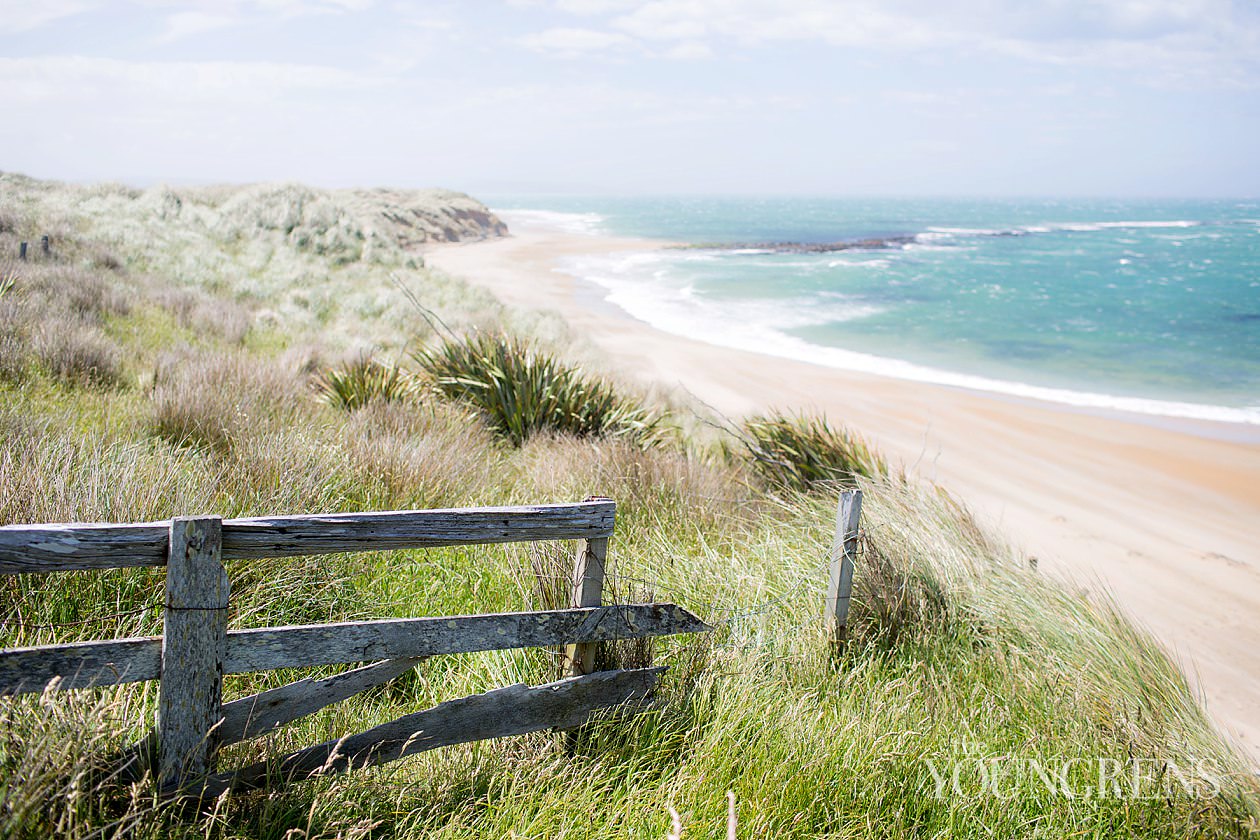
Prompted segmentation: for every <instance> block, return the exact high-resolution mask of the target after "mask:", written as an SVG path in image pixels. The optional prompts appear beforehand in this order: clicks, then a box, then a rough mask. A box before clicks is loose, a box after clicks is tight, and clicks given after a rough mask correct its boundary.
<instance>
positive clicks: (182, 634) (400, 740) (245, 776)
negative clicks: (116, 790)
mask: <svg viewBox="0 0 1260 840" xmlns="http://www.w3.org/2000/svg"><path fill="white" fill-rule="evenodd" d="M615 511H616V505H615V503H614V502H613V501H611V500H609V499H588V500H587V501H585V502H582V503H579V504H561V505H539V506H529V507H501V508H475V509H458V510H422V511H392V512H386V513H348V514H322V515H310V516H280V517H265V518H252V519H229V520H222V519H220V518H218V517H213V516H203V517H180V518H176V519H172V520H170V521H169V522H150V523H141V524H108V525H95V524H92V525H88V524H72V525H10V526H5V527H0V574H17V573H24V572H53V571H68V570H87V569H109V568H119V567H126V566H166V601H165V611H164V615H163V632H162V636H160V637H152V638H132V639H110V640H104V641H91V642H78V643H74V644H61V645H44V646H40V647H32V648H11V649H6V650H0V696H3V695H13V694H22V693H29V692H41V691H45V690H53V689H74V688H89V687H95V686H106V685H118V684H121V683H129V682H138V681H142V680H155V679H156V680H160V687H159V695H158V696H159V699H158V720H157V726H156V728H155V730H154V733H153V736H152V737H151V739H150V741H149V742H148V743H149V744H151V746H152V747H154V748H156V756H157V767H156V776H157V780H158V783H159V785H160V786H161V789H162V790H163V791H164V792H166V793H173V792H179V791H184V792H187V791H190V790H191V791H194V792H196V793H198V794H199V795H202V796H207V795H208V796H214V795H218V794H219V793H222V792H223V791H225V790H229V789H230V790H243V789H250V788H256V787H260V786H264V785H266V784H269V783H273V782H284V781H289V780H296V779H301V778H306V777H309V776H312V775H317V774H322V773H329V772H339V771H343V770H347V769H351V768H355V767H364V766H368V765H372V764H379V763H382V762H386V761H392V760H395V759H398V758H402V757H404V756H407V755H412V754H415V753H418V752H422V751H425V750H430V749H434V748H436V747H441V746H447V745H450V744H458V743H466V742H468V741H475V740H483V739H487V738H497V737H503V736H508V735H521V734H525V733H527V732H534V731H538V730H542V729H552V728H572V727H576V726H579V725H581V724H582V723H583V722H585V721H586V720H587V719H588V718H589V716H590V715H591V713H592V712H594V711H595V710H598V709H603V708H609V707H612V706H617V705H620V704H623V703H628V702H634V701H639V700H642V699H644V698H645V697H646V696H647V695H648V694H649V692H650V691H651V690H652V688H653V687H654V686H655V685H656V682H657V680H658V678H659V676H660V674H661V673H662V672H663V671H664V669H663V668H642V669H635V670H622V671H604V672H598V673H597V672H595V671H594V663H595V649H596V646H597V645H598V643H600V642H606V641H611V640H614V639H633V638H645V637H650V636H662V635H671V634H677V633H696V632H703V631H706V630H708V629H710V628H709V627H707V626H706V625H705V624H704V622H702V621H701V620H700V619H698V618H697V617H696V616H694V615H692V614H691V613H689V612H687V611H686V610H684V609H682V608H681V607H678V606H675V605H673V604H634V605H628V604H623V605H604V604H603V589H604V579H605V563H606V555H607V549H608V538H609V537H610V536H611V535H612V532H613V523H614V518H615ZM539 540H579V541H580V542H579V543H578V549H577V555H576V559H575V563H574V573H573V601H572V604H573V606H572V608H570V609H562V610H546V611H534V612H520V613H503V614H493V615H469V616H440V617H426V618H403V619H388V620H379V621H352V622H344V623H339V624H317V625H305V626H289V627H267V628H262V629H255V630H228V629H227V619H228V606H229V596H230V584H229V581H228V575H227V571H226V569H225V567H224V561H225V560H251V559H256V558H264V557H296V556H307V555H316V554H329V553H337V552H347V551H379V550H385V549H411V548H428V547H435V546H450V545H477V544H490V543H508V542H531V541H539ZM550 645H564V646H566V647H565V673H566V677H565V678H563V679H561V680H559V681H557V682H553V683H548V684H546V685H541V686H533V687H531V686H526V685H514V686H509V687H506V688H500V689H496V690H493V691H490V692H487V693H485V694H479V695H473V696H470V697H463V698H460V699H457V700H451V701H448V702H445V703H442V704H440V705H438V706H435V707H433V708H431V709H427V710H424V711H420V712H416V713H413V714H409V715H405V716H403V717H401V718H399V719H398V720H395V721H393V722H391V723H387V724H384V725H381V726H378V727H375V728H373V729H369V730H367V731H366V732H362V733H359V734H357V735H351V736H348V737H345V738H341V739H337V740H335V741H329V742H327V743H323V744H318V745H316V746H312V747H308V748H306V749H303V750H298V751H297V752H294V753H291V754H289V755H286V756H283V757H282V758H280V759H279V760H278V761H275V762H271V763H260V764H256V765H253V766H249V767H244V768H241V769H238V770H235V771H231V772H222V773H216V772H215V769H216V768H215V764H216V761H215V759H216V752H217V750H218V749H219V748H220V747H223V746H226V745H228V744H232V743H236V742H239V741H242V740H246V739H249V738H254V737H257V736H259V735H262V734H263V733H266V732H270V731H272V730H273V729H276V728H277V727H279V726H282V725H284V724H286V723H289V722H292V721H294V720H297V719H298V718H301V717H304V716H306V715H309V714H311V713H312V712H315V711H317V710H319V709H321V708H323V707H325V706H327V705H330V704H332V703H335V702H337V701H340V700H344V699H346V698H347V697H351V696H353V695H354V694H356V693H358V692H360V691H363V690H365V689H367V688H370V687H372V686H375V685H380V684H382V683H385V682H388V681H389V680H392V679H394V678H396V677H398V676H400V675H402V674H404V673H406V672H407V671H409V670H411V669H412V668H413V667H414V666H415V665H416V664H417V663H419V662H420V660H421V659H423V658H424V657H428V656H434V655H439V654H450V653H469V652H474V651H488V650H508V649H515V648H524V647H538V646H550ZM355 662H370V663H372V664H369V665H365V666H362V667H359V668H356V669H354V670H350V671H346V672H344V673H341V674H338V675H336V676H333V677H330V678H327V679H319V680H315V679H304V680H299V681H297V682H293V683H290V684H288V685H284V686H281V687H279V688H274V689H270V690H268V691H264V692H261V693H258V694H255V695H252V696H250V697H245V698H242V699H240V700H234V701H232V702H230V703H223V702H222V684H223V675H224V674H242V673H248V672H254V671H265V670H272V669H277V668H294V667H311V666H320V665H335V664H343V663H355ZM149 752H150V750H149V749H148V748H147V747H137V748H136V749H134V750H133V751H132V758H133V759H134V758H138V757H140V756H141V755H145V754H148V753H149Z"/></svg>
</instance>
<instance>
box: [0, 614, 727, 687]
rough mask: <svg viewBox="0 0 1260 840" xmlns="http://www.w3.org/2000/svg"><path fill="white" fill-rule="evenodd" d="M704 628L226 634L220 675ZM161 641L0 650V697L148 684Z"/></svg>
mask: <svg viewBox="0 0 1260 840" xmlns="http://www.w3.org/2000/svg"><path fill="white" fill-rule="evenodd" d="M709 629H711V628H710V627H709V626H708V625H706V624H705V623H704V622H703V621H701V620H700V619H699V618H697V617H696V616H694V615H692V614H691V613H690V612H688V611H687V610H685V609H683V608H682V607H678V606H675V605H673V604H633V605H618V606H608V607H600V608H587V609H571V610H550V611H544V612H525V613H500V614H489V615H479V616H450V617H445V616H436V617H429V618H399V619H384V620H379V621H355V622H346V623H343V624H313V625H303V626H295V627H270V628H265V629H259V630H233V631H229V632H228V634H227V654H226V657H225V660H224V673H225V674H242V673H248V672H251V671H266V670H271V669H274V668H300V667H304V666H316V665H334V664H344V663H350V662H367V661H372V660H377V659H397V658H405V657H413V656H436V655H439V654H443V653H471V652H475V651H483V650H506V649H510V648H520V647H536V646H537V647H544V646H550V645H563V644H570V643H574V642H600V641H612V640H614V639H635V638H642V637H647V636H666V635H673V634H676V633H702V632H705V631H707V630H709ZM161 662H162V639H161V638H158V637H148V638H138V639H113V640H110V641H104V642H78V643H75V644H66V645H47V646H44V647H36V648H11V649H8V650H0V696H3V695H6V694H25V693H30V692H39V691H43V690H44V687H45V686H46V685H47V684H48V682H49V681H50V680H52V679H53V678H54V677H60V678H61V679H60V682H59V684H58V686H57V687H58V688H63V689H67V688H90V687H93V686H106V685H117V684H121V683H127V682H139V681H142V680H153V679H157V678H158V677H159V676H160V675H161Z"/></svg>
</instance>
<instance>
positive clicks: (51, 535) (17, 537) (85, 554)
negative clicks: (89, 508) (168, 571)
mask: <svg viewBox="0 0 1260 840" xmlns="http://www.w3.org/2000/svg"><path fill="white" fill-rule="evenodd" d="M169 529H170V526H169V523H166V522H145V523H138V524H130V525H112V524H108V525H106V524H83V525H78V524H72V525H5V526H3V527H0V574H6V575H13V574H19V573H23V572H65V571H71V570H74V569H115V568H122V567H125V566H162V565H165V564H166V542H167V539H168V533H169Z"/></svg>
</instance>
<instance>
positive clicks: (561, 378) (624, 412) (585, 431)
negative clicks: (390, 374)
mask: <svg viewBox="0 0 1260 840" xmlns="http://www.w3.org/2000/svg"><path fill="white" fill-rule="evenodd" d="M415 358H416V361H417V362H418V363H419V364H420V366H421V367H422V368H423V369H424V370H425V371H426V372H428V373H429V374H430V375H431V376H433V378H434V380H435V382H436V383H437V387H438V388H439V389H440V390H441V391H442V392H443V393H445V394H447V395H448V396H451V397H456V398H459V399H462V400H466V401H467V402H469V403H470V404H472V405H473V406H475V407H476V408H477V409H479V410H480V411H481V413H482V414H483V416H484V417H485V419H486V421H487V422H488V423H489V425H490V426H491V428H493V429H494V430H495V431H496V432H498V433H499V434H501V435H503V436H504V437H506V438H507V439H508V440H509V441H511V442H512V444H513V445H515V446H520V445H521V444H522V443H524V442H525V441H526V440H528V439H529V437H530V436H531V435H533V434H535V433H536V432H551V433H556V434H566V435H573V436H574V437H583V438H587V437H606V438H622V439H627V440H631V441H633V442H635V443H637V444H639V445H643V446H648V445H653V444H656V443H659V442H661V441H662V440H663V438H664V436H665V426H664V422H663V421H664V416H663V415H662V414H661V413H660V412H657V411H654V410H652V409H649V408H646V407H644V406H641V405H638V404H636V403H635V402H633V401H631V400H630V399H628V398H626V397H625V396H623V395H621V394H619V393H618V392H617V391H616V390H615V389H614V388H613V387H612V386H611V385H610V384H609V383H608V382H606V381H604V380H602V379H592V378H590V377H588V376H586V375H585V374H583V373H582V371H580V370H579V369H577V368H574V367H569V366H568V365H565V364H564V363H563V362H561V361H559V360H558V359H556V358H555V357H554V356H551V355H548V354H547V353H545V352H542V351H540V350H538V349H537V348H535V347H533V346H531V345H529V344H528V343H526V342H523V341H520V340H519V339H515V338H512V337H510V336H503V335H492V334H486V333H474V334H472V335H469V336H466V337H464V338H462V339H447V340H445V341H443V342H442V343H441V344H439V345H438V346H437V347H433V348H430V349H428V350H424V351H421V352H419V353H417V354H416V355H415Z"/></svg>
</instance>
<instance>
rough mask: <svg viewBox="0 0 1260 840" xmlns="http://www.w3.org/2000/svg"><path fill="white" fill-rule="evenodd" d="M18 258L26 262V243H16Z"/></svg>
mask: <svg viewBox="0 0 1260 840" xmlns="http://www.w3.org/2000/svg"><path fill="white" fill-rule="evenodd" d="M18 259H19V260H21V261H22V262H26V243H25V242H19V243H18Z"/></svg>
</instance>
